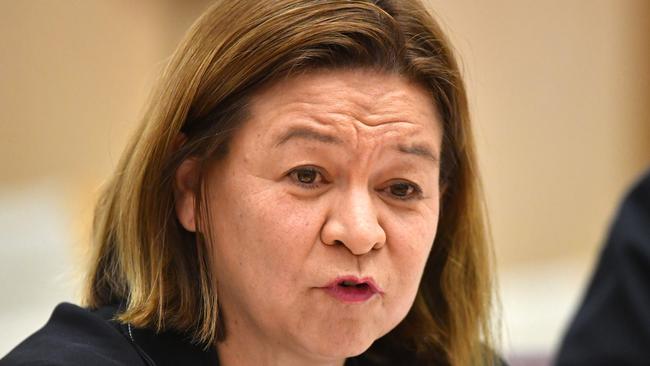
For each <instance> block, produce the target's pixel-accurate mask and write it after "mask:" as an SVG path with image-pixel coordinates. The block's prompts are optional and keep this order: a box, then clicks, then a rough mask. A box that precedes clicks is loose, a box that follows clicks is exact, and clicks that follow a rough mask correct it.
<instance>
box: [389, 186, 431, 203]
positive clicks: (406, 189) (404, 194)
mask: <svg viewBox="0 0 650 366" xmlns="http://www.w3.org/2000/svg"><path fill="white" fill-rule="evenodd" d="M384 191H386V192H387V193H388V194H390V195H391V196H393V197H394V198H396V199H398V200H402V201H408V200H412V199H417V198H421V197H422V189H420V187H418V186H417V185H416V184H413V183H409V182H395V183H393V184H391V185H389V186H388V187H387V188H386V189H385V190H384Z"/></svg>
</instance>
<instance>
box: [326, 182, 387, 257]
mask: <svg viewBox="0 0 650 366" xmlns="http://www.w3.org/2000/svg"><path fill="white" fill-rule="evenodd" d="M339 198H340V199H338V200H333V201H332V207H331V208H330V212H329V215H328V217H327V219H326V221H325V223H324V225H323V228H322V229H321V240H322V241H323V243H325V244H328V245H336V244H343V245H344V246H345V247H346V248H348V250H349V251H350V252H351V253H352V254H354V255H362V254H365V253H368V252H370V251H371V250H373V249H379V248H381V247H383V246H384V244H385V242H386V232H385V231H384V228H383V227H382V226H381V224H380V223H379V220H378V216H377V212H376V208H375V206H374V204H373V202H372V197H371V195H370V193H369V192H368V191H367V189H362V188H359V189H355V190H351V191H350V192H349V193H348V194H344V195H341V196H340V197H339Z"/></svg>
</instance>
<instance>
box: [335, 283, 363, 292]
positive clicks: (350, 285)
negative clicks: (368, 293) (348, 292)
mask: <svg viewBox="0 0 650 366" xmlns="http://www.w3.org/2000/svg"><path fill="white" fill-rule="evenodd" d="M338 286H341V287H344V288H355V289H358V290H362V291H365V290H369V289H370V286H369V285H368V284H367V283H365V282H361V283H358V282H354V281H340V282H339V283H338Z"/></svg>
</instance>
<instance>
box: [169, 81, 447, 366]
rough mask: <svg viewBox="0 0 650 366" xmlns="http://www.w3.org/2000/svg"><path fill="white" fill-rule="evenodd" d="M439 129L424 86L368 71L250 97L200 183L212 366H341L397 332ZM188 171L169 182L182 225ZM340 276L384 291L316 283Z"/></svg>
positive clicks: (422, 249) (425, 220)
mask: <svg viewBox="0 0 650 366" xmlns="http://www.w3.org/2000/svg"><path fill="white" fill-rule="evenodd" d="M290 131H293V132H294V133H293V134H292V133H289V132H290ZM441 134H442V132H441V123H440V119H439V117H438V113H437V110H436V108H435V105H434V103H433V101H432V99H431V97H430V96H429V95H428V94H427V93H426V91H425V90H424V89H422V88H420V87H419V86H417V85H415V84H413V83H410V82H409V81H407V80H406V79H405V78H403V77H400V76H397V75H388V74H384V73H379V72H377V71H372V70H365V69H355V70H337V71H322V72H316V73H308V74H304V75H300V76H297V77H293V78H289V79H286V80H283V81H280V82H278V83H275V84H273V85H271V86H269V87H267V88H265V89H263V90H262V91H260V92H258V93H257V94H256V95H255V96H254V97H253V99H252V103H251V117H250V119H249V120H248V121H246V122H245V123H244V124H243V126H242V128H241V129H240V130H238V131H237V132H236V133H235V135H234V138H233V140H232V141H231V144H230V146H229V147H230V150H229V154H228V155H227V156H226V157H225V158H224V159H222V160H220V161H219V162H217V163H215V164H214V166H213V167H212V168H211V170H210V173H209V175H208V178H207V186H208V205H209V208H208V209H209V210H210V212H211V221H210V222H209V223H207V224H208V225H210V226H211V230H212V232H213V234H214V237H213V239H212V251H213V258H212V260H213V265H214V268H213V271H214V275H215V278H217V279H218V285H217V292H218V296H219V303H220V305H221V307H222V311H223V314H224V319H225V323H226V329H227V337H226V340H225V341H224V342H221V343H218V344H217V348H218V352H219V357H220V360H221V362H222V364H223V365H226V366H229V365H307V364H309V365H342V364H343V362H344V361H345V358H347V357H351V356H354V355H358V354H360V353H362V352H364V351H365V350H366V349H367V348H368V347H370V345H371V344H372V342H374V341H375V340H376V339H378V338H380V337H381V336H383V335H384V334H386V333H387V332H389V331H390V330H391V329H393V328H394V327H395V326H397V324H398V323H399V322H400V321H401V320H402V319H403V318H404V317H405V316H406V314H407V313H408V311H409V309H410V308H411V306H412V304H413V301H414V298H415V295H416V292H417V289H418V285H419V282H420V279H421V276H422V273H423V270H424V265H425V262H426V259H427V257H428V255H429V252H430V250H431V246H432V243H433V240H434V237H435V234H436V226H437V222H438V213H439V198H440V192H439V185H438V177H439V163H438V157H439V156H440V148H441ZM400 148H401V150H402V151H400ZM405 151H406V152H405ZM195 165H196V164H195V162H194V161H193V160H192V159H188V160H186V161H185V162H184V163H183V164H182V165H181V167H180V168H179V170H178V171H177V175H176V179H177V192H176V194H177V206H176V211H177V215H178V218H179V221H180V222H181V224H182V225H183V226H184V227H185V228H186V229H187V230H190V231H194V230H195V229H196V227H195V218H194V193H193V192H192V189H191V187H192V179H193V178H192V175H193V171H194V169H195ZM344 275H353V276H357V277H359V278H363V277H372V278H373V279H374V281H375V282H376V283H377V285H378V286H379V287H380V288H381V289H382V291H383V292H382V293H381V294H375V295H374V296H372V297H371V298H370V299H368V300H366V301H364V302H356V303H349V302H345V301H341V300H340V299H337V298H335V297H333V296H332V295H330V294H329V293H328V292H327V291H325V290H324V289H323V287H325V286H327V285H328V284H329V283H330V282H331V281H333V280H334V279H336V278H337V277H338V276H344Z"/></svg>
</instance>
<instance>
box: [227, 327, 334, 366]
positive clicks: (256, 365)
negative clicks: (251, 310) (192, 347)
mask: <svg viewBox="0 0 650 366" xmlns="http://www.w3.org/2000/svg"><path fill="white" fill-rule="evenodd" d="M233 323H235V324H237V325H239V326H237V325H235V324H232V323H230V324H228V327H227V329H228V332H227V336H226V339H225V340H224V341H223V342H218V343H217V345H216V347H217V353H218V355H219V364H220V365H221V366H260V365H265V366H267V365H268V366H274V365H282V366H285V365H286V366H293V365H296V366H303V365H315V366H343V365H344V363H345V359H339V360H332V359H324V358H321V357H318V356H313V357H312V356H309V355H307V354H303V353H300V352H297V351H295V350H292V349H288V348H287V347H286V346H285V345H283V344H282V343H281V342H278V341H276V342H273V341H269V340H268V339H266V338H265V337H263V336H262V335H261V334H260V332H251V331H247V327H244V326H241V325H242V322H233ZM233 325H234V326H233ZM248 329H250V328H248Z"/></svg>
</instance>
